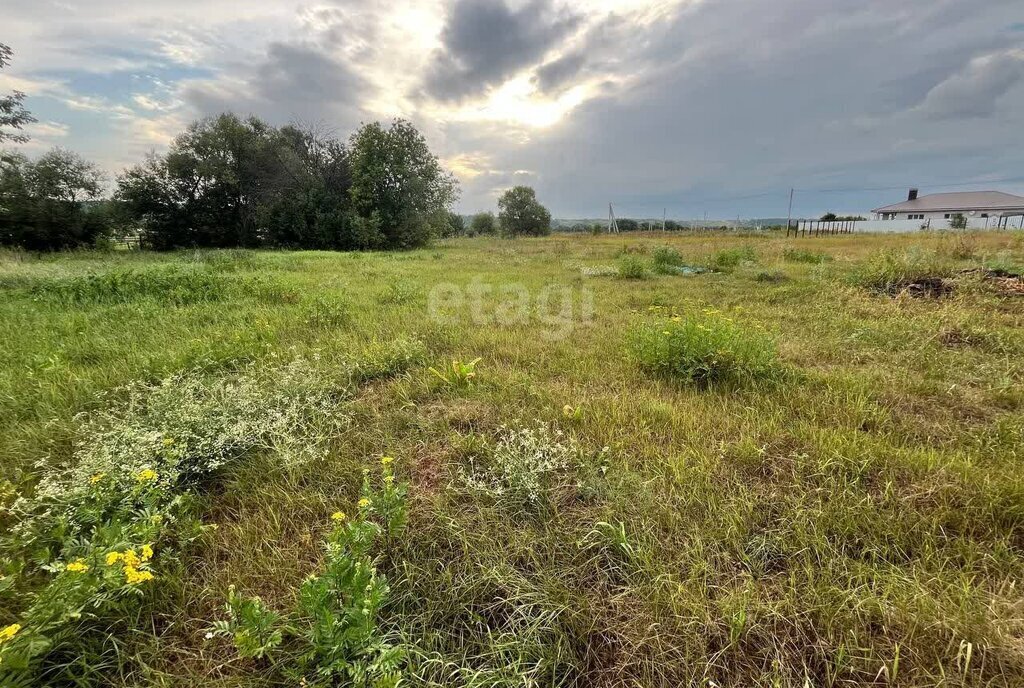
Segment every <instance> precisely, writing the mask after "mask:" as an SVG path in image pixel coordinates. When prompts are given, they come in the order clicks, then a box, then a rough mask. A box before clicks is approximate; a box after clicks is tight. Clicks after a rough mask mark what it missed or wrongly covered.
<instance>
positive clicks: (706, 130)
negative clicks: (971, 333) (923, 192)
mask: <svg viewBox="0 0 1024 688" xmlns="http://www.w3.org/2000/svg"><path fill="white" fill-rule="evenodd" d="M965 5H971V7H970V8H966V9H965V7H964V6H965ZM1015 14H1016V10H1015V9H1014V6H1013V5H1012V3H1004V2H992V3H988V4H986V5H984V6H982V7H978V6H976V5H974V4H972V3H967V2H960V1H954V0H948V1H939V2H935V1H933V0H908V1H907V2H903V3H898V4H897V3H890V2H881V1H868V2H859V3H846V2H830V3H827V4H826V3H822V2H820V1H819V0H780V2H775V3H756V2H745V1H741V0H721V1H720V2H715V3H700V4H697V5H689V4H687V5H680V6H679V7H678V9H677V10H676V12H675V13H674V14H673V15H671V16H664V17H661V18H660V20H659V21H657V22H655V23H652V24H650V25H648V26H645V27H643V29H642V30H633V33H632V36H630V35H629V31H630V30H631V28H630V27H629V26H628V25H626V29H625V33H623V28H622V26H621V25H620V26H617V27H614V26H613V27H610V28H606V30H605V34H604V35H602V34H600V33H599V32H597V31H594V32H590V33H592V34H593V35H592V36H590V35H589V34H588V37H587V40H586V41H585V42H584V44H583V45H582V46H577V49H578V50H579V51H580V52H581V53H585V54H586V55H587V58H588V59H587V65H586V67H585V69H586V70H588V71H587V73H590V72H591V71H593V72H594V73H596V74H601V73H604V72H607V74H608V75H609V77H610V78H611V77H619V78H624V79H625V81H624V82H623V83H624V84H625V85H620V86H619V87H617V88H615V89H614V90H612V91H605V92H604V94H603V95H602V96H600V97H596V98H593V99H591V100H590V101H587V102H585V103H584V104H582V105H581V106H579V107H578V108H577V109H576V110H575V111H573V112H572V113H571V114H570V115H569V116H568V117H567V118H566V119H565V120H563V121H562V122H560V123H559V124H557V125H556V126H554V127H551V128H549V129H547V130H544V131H541V132H536V133H535V134H534V135H532V136H531V138H530V141H529V144H528V145H523V146H514V147H511V146H510V147H505V148H503V149H501V150H499V151H498V152H496V153H495V154H494V155H493V156H492V167H493V168H494V169H503V170H509V169H512V170H514V169H527V170H534V171H536V172H537V183H536V186H537V190H538V194H539V195H541V196H542V197H545V198H548V199H554V200H553V205H554V206H555V210H556V213H559V214H563V215H570V216H601V214H602V212H603V213H606V212H607V204H608V202H609V201H615V202H617V203H619V204H622V206H623V211H624V212H627V213H631V214H642V213H649V214H656V215H660V211H661V208H662V207H666V206H667V207H668V208H669V213H670V215H671V214H673V212H675V213H676V214H678V215H680V216H684V217H694V216H701V215H702V214H703V211H704V210H708V211H709V212H711V213H712V214H719V216H731V217H735V215H736V213H743V214H748V213H750V214H753V213H757V214H776V215H777V214H779V213H781V214H783V215H784V214H785V210H786V200H787V195H788V189H789V187H790V186H796V187H798V188H808V189H811V188H818V189H823V188H835V187H849V188H852V189H856V188H861V187H874V186H879V185H883V186H884V185H889V184H892V185H902V184H904V183H908V184H914V183H920V184H922V185H927V184H928V183H929V181H930V180H945V181H946V182H948V181H950V180H954V181H960V180H969V179H971V178H972V177H974V176H978V177H980V176H982V175H992V174H999V172H998V171H1003V174H1002V176H1013V175H1014V174H1017V172H1016V169H1019V165H1020V163H1021V162H1022V161H1021V159H1020V154H1019V152H1016V153H1015V152H1014V150H1013V147H1007V146H1006V145H1005V142H1006V141H1011V140H1016V138H1019V133H1017V132H1018V131H1019V129H1018V127H1019V124H1018V123H1017V120H1016V118H1015V117H1014V116H1013V115H1012V113H1014V112H1019V111H1020V110H1021V109H1024V88H1021V83H1022V81H1024V79H1022V78H1021V65H1022V64H1024V63H1022V62H1021V60H1020V57H1021V52H1020V51H1021V49H1022V48H1024V44H1022V42H1021V40H1020V38H1019V36H1018V37H1016V39H1015V40H1016V42H1014V39H1009V40H1008V39H1007V35H1008V34H1005V33H1004V34H1003V35H1001V36H998V37H995V38H992V37H991V30H990V27H992V26H1007V25H1008V24H1009V23H1010V17H1012V16H1014V15H1015ZM609 31H610V32H611V35H612V36H613V37H614V39H615V40H608V38H609V34H608V32H609ZM609 46H610V47H609ZM950 56H952V57H950ZM595 64H596V65H600V69H595V67H594V66H593V65H595ZM936 65H938V66H937V67H936ZM538 78H539V76H538ZM900 84H902V87H903V89H904V91H905V92H900ZM538 85H540V84H538ZM897 96H898V97H897ZM967 118H970V119H967ZM936 183H938V182H937V181H936ZM1008 190H1009V189H1008ZM758 192H765V193H767V194H774V195H773V196H770V197H764V198H759V199H757V200H753V201H747V200H744V199H743V198H742V197H744V196H748V195H750V194H751V193H754V194H756V193H758ZM468 196H469V197H472V193H470V194H468ZM882 196H885V194H882ZM717 198H726V199H729V200H725V201H721V202H717V201H714V199H717ZM887 200H888V197H887V196H886V197H882V198H875V197H871V196H870V194H867V195H864V194H861V195H858V194H857V193H853V192H851V193H850V194H847V195H846V196H843V195H835V194H831V195H827V194H819V195H817V196H815V195H814V194H803V195H799V194H798V199H797V204H798V209H799V207H800V204H801V203H803V204H806V206H805V207H806V209H807V210H808V211H809V212H814V211H816V210H818V209H819V205H820V206H821V209H822V210H827V209H847V210H850V211H863V210H864V209H865V208H870V207H874V206H876V205H881V204H882V202H885V201H887ZM876 201H877V202H876ZM602 209H603V210H602Z"/></svg>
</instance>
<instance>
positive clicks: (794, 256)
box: [782, 248, 832, 265]
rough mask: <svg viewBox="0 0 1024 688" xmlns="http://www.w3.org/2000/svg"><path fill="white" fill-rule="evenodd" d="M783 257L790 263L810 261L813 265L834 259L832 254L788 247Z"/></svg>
mask: <svg viewBox="0 0 1024 688" xmlns="http://www.w3.org/2000/svg"><path fill="white" fill-rule="evenodd" d="M782 257H783V258H784V259H785V260H787V261H789V262H790V263H810V264H812V265H817V264H819V263H828V262H829V261H831V260H832V256H830V255H829V254H827V253H821V252H818V251H808V250H806V249H802V248H787V249H786V250H785V251H783V252H782Z"/></svg>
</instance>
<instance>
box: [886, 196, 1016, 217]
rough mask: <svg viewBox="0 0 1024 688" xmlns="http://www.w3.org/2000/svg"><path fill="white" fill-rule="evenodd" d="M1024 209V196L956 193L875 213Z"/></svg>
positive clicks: (923, 198)
mask: <svg viewBox="0 0 1024 688" xmlns="http://www.w3.org/2000/svg"><path fill="white" fill-rule="evenodd" d="M1021 208H1024V196H1014V195H1013V194H1008V193H1003V192H1002V191H956V192H954V193H939V194H929V195H927V196H920V197H918V198H916V199H915V200H913V201H904V202H903V203H895V204H893V205H887V206H884V207H881V208H875V209H874V210H872V211H871V212H873V213H913V212H941V211H951V212H955V211H960V210H1011V209H1013V210H1019V209H1021Z"/></svg>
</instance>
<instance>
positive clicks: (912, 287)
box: [891, 268, 1024, 299]
mask: <svg viewBox="0 0 1024 688" xmlns="http://www.w3.org/2000/svg"><path fill="white" fill-rule="evenodd" d="M966 278H973V279H977V280H980V281H981V283H982V284H984V285H986V286H987V287H988V288H989V289H991V290H993V291H994V292H995V293H997V294H999V295H1000V296H1024V276H1021V275H1018V274H1016V273H1013V272H1009V271H1007V270H998V269H994V270H990V269H987V268H970V269H968V270H961V271H960V272H959V273H957V275H955V276H954V277H942V276H938V275H934V276H925V277H919V278H917V279H915V280H914V281H912V282H908V283H906V284H903V285H898V286H897V287H896V288H895V289H893V290H891V293H892V295H893V296H900V295H904V294H905V295H907V296H911V297H914V298H933V299H938V298H943V297H946V296H949V295H951V294H952V293H953V292H954V291H956V289H957V287H958V286H959V283H960V281H961V280H963V279H966Z"/></svg>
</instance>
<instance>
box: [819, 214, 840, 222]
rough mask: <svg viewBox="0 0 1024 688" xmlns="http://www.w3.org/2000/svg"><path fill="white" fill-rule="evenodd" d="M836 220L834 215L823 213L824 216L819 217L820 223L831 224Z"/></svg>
mask: <svg viewBox="0 0 1024 688" xmlns="http://www.w3.org/2000/svg"><path fill="white" fill-rule="evenodd" d="M837 219H838V218H837V217H836V214H835V213H825V214H824V215H822V216H821V221H822V222H832V221H834V220H837Z"/></svg>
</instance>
